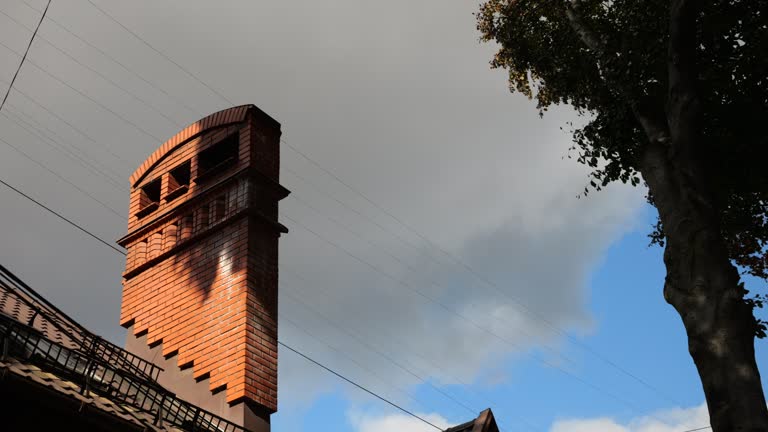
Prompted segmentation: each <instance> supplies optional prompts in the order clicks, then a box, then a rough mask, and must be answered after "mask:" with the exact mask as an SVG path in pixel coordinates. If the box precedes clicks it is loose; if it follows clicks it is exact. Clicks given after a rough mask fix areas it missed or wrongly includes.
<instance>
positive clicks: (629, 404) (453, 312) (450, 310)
mask: <svg viewBox="0 0 768 432" xmlns="http://www.w3.org/2000/svg"><path fill="white" fill-rule="evenodd" d="M280 214H281V216H282V217H284V218H286V219H288V220H289V221H291V222H292V223H294V224H295V225H297V226H299V227H301V228H303V229H304V230H306V231H308V232H309V233H311V234H313V235H314V236H316V237H317V238H319V239H320V240H322V241H324V242H326V243H328V244H330V245H331V246H333V247H334V248H336V249H338V250H340V251H342V252H343V253H344V254H346V255H347V256H349V257H351V258H353V259H354V260H356V261H358V262H360V263H362V264H364V265H366V266H367V267H369V268H371V269H372V270H374V271H375V272H376V273H379V274H380V275H382V276H384V277H386V278H387V279H390V280H392V281H393V282H395V283H396V284H398V285H401V286H403V287H405V288H407V289H409V290H410V291H412V292H413V293H414V294H416V295H418V296H419V297H422V298H424V299H426V300H427V301H429V302H431V303H434V304H436V305H438V306H440V307H441V308H442V309H444V310H445V311H446V312H448V313H449V314H451V315H454V316H456V317H458V318H461V319H462V320H464V321H466V322H468V323H469V324H471V325H472V326H473V327H475V328H477V329H478V330H480V331H482V332H484V333H486V334H488V335H490V336H493V337H495V338H496V339H498V340H500V341H501V342H504V343H506V344H508V345H510V346H513V347H517V348H520V344H519V343H516V342H513V341H511V340H509V339H507V338H505V337H503V336H501V335H499V334H498V333H496V332H494V331H493V330H491V329H488V328H486V327H483V326H481V325H480V324H478V323H477V322H475V321H474V320H472V319H470V318H469V317H467V316H466V315H464V314H462V313H460V312H459V311H457V310H455V309H453V308H451V307H450V306H447V305H446V304H445V303H443V302H441V301H439V300H436V299H434V298H432V297H430V296H428V295H426V294H424V293H423V292H422V291H420V290H418V289H417V288H416V287H414V286H413V285H411V284H409V283H407V282H405V281H403V280H401V279H398V278H396V277H395V276H392V275H391V274H389V273H387V272H385V271H383V270H381V269H380V268H379V267H377V266H376V265H374V264H371V263H370V262H369V261H367V260H365V259H363V258H360V257H359V256H357V255H355V254H354V253H352V252H350V251H349V250H347V249H346V248H344V247H342V246H340V245H339V244H338V243H335V242H333V241H332V240H329V239H327V238H325V237H323V236H322V235H320V234H318V233H317V232H316V231H314V230H313V229H311V228H309V227H307V226H306V225H304V224H302V223H301V222H299V221H297V220H295V219H293V218H291V217H290V216H288V215H286V214H285V213H283V212H280ZM535 358H536V359H537V360H538V361H539V362H541V363H542V364H544V365H546V366H549V367H551V368H553V369H556V370H558V371H559V372H561V373H563V374H564V375H567V376H569V377H571V378H573V379H574V380H576V381H578V382H580V383H581V384H583V385H585V386H587V387H590V388H591V389H593V390H594V391H596V392H598V393H602V394H604V395H606V396H608V397H610V398H611V399H613V400H615V401H617V402H620V403H621V404H623V405H625V406H627V407H629V408H631V409H632V410H634V411H639V410H638V409H637V407H636V406H635V405H634V404H633V403H632V402H629V401H628V400H626V399H624V398H623V397H620V396H618V395H616V394H613V393H610V392H608V391H606V390H604V389H603V388H601V387H599V386H597V385H595V384H593V383H591V382H589V381H587V380H585V379H584V378H581V377H580V376H578V375H576V374H574V373H572V372H569V371H568V370H566V369H564V368H562V367H560V366H558V365H557V364H555V363H552V362H550V361H547V360H546V359H543V358H540V357H538V356H535Z"/></svg>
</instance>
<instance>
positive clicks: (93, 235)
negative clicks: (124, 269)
mask: <svg viewBox="0 0 768 432" xmlns="http://www.w3.org/2000/svg"><path fill="white" fill-rule="evenodd" d="M0 183H2V184H4V185H5V186H6V187H8V188H9V189H11V190H12V191H14V192H16V193H17V194H19V195H21V196H23V197H24V198H26V199H28V200H30V201H32V202H33V203H35V204H37V205H38V206H40V207H42V208H44V209H45V210H47V211H48V212H50V213H52V214H53V215H54V216H56V217H58V218H59V219H61V220H63V221H64V222H66V223H68V224H70V225H72V226H73V227H75V228H77V229H79V230H80V231H82V232H84V233H85V234H88V235H89V236H91V237H93V238H94V239H96V240H97V241H98V242H100V243H102V244H104V245H106V246H107V247H109V248H110V249H112V250H114V251H115V252H117V253H119V254H121V255H125V254H126V253H125V252H124V251H121V250H120V249H118V248H116V247H114V246H112V245H111V244H110V243H108V242H106V241H105V240H102V239H101V238H100V237H99V236H97V235H96V234H93V233H92V232H90V231H88V230H87V229H85V228H83V227H82V226H80V225H78V224H77V223H75V222H72V221H71V220H69V219H67V218H66V217H65V216H62V215H61V213H58V212H57V211H55V210H52V209H51V208H50V207H48V206H46V205H45V204H43V203H41V202H40V201H37V200H36V199H34V198H32V197H31V196H29V195H27V194H25V193H24V192H22V191H20V190H19V189H16V188H15V187H13V186H11V185H9V184H8V183H6V182H5V181H4V180H3V179H0Z"/></svg>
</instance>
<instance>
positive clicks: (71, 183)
mask: <svg viewBox="0 0 768 432" xmlns="http://www.w3.org/2000/svg"><path fill="white" fill-rule="evenodd" d="M0 142H2V143H3V144H5V145H7V146H8V147H10V148H12V149H13V150H15V151H16V152H18V153H19V154H21V155H22V156H24V157H25V158H26V159H28V160H29V161H31V162H33V163H34V164H35V165H37V166H39V167H40V168H42V169H44V170H46V171H48V172H49V173H51V174H52V175H53V176H55V177H56V178H58V179H59V180H61V181H63V182H64V183H66V184H68V185H70V186H72V187H73V188H75V189H77V190H78V191H80V193H82V194H83V195H85V196H87V197H88V198H90V199H92V200H93V201H94V202H96V203H98V204H99V205H101V206H102V207H104V208H105V209H107V210H108V211H109V212H110V213H112V214H114V215H115V216H117V217H119V218H121V219H123V220H128V219H127V218H125V217H124V216H123V215H121V214H120V213H119V212H118V211H117V210H115V209H113V208H112V207H110V206H109V205H107V204H106V203H105V202H103V201H101V200H100V199H98V198H96V197H95V196H93V195H91V193H90V192H88V191H86V190H84V189H82V188H81V187H80V186H78V185H76V184H75V183H73V182H71V181H69V180H67V179H66V178H64V177H62V176H61V174H59V173H57V172H56V171H54V170H52V169H51V168H49V167H48V166H47V165H44V164H43V163H41V162H39V161H37V160H36V159H35V158H33V157H32V156H30V155H28V154H27V153H25V152H24V151H23V150H22V149H20V148H18V147H16V146H15V145H13V144H11V143H9V142H8V141H6V140H4V139H3V138H2V137H0Z"/></svg>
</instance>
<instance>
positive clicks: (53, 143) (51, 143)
mask: <svg viewBox="0 0 768 432" xmlns="http://www.w3.org/2000/svg"><path fill="white" fill-rule="evenodd" d="M7 106H8V108H14V109H15V112H14V111H9V110H8V108H6V109H5V112H4V113H0V114H2V115H3V116H4V117H5V118H6V119H8V120H9V121H11V122H13V123H15V124H16V125H17V126H19V127H21V128H23V129H24V130H26V131H27V132H28V133H30V134H32V135H34V136H35V137H37V138H39V139H40V140H41V141H40V142H42V143H43V144H45V145H46V146H48V147H50V148H52V149H55V150H57V151H59V152H61V153H62V154H64V155H65V156H67V157H68V158H69V159H70V160H73V161H75V162H77V163H78V164H79V165H80V166H82V167H83V168H86V169H87V170H88V171H90V172H91V173H93V174H96V175H100V176H102V177H104V179H105V180H107V182H108V183H109V184H110V185H111V186H112V187H114V188H115V189H116V190H119V191H121V192H127V191H128V189H127V188H126V187H125V186H124V185H122V184H120V182H118V180H116V179H115V178H113V177H111V176H109V175H108V174H107V173H105V172H104V171H102V170H101V169H99V168H98V167H97V166H95V165H94V164H92V163H90V162H88V161H87V160H86V159H85V158H83V157H81V156H80V155H78V154H76V153H75V152H74V151H72V150H70V149H68V148H67V147H66V146H65V145H64V143H63V141H61V137H58V136H57V137H58V138H59V141H57V140H55V139H53V138H51V137H50V136H48V135H46V134H45V133H43V131H42V129H46V130H47V131H48V132H49V133H52V131H51V130H50V129H48V128H46V127H45V126H42V125H40V124H37V125H35V124H32V122H34V123H37V122H36V121H35V120H34V119H32V118H31V117H30V116H28V115H27V114H25V113H24V112H22V111H21V110H19V109H18V108H16V107H14V106H13V105H11V104H8V105H7ZM22 116H24V117H27V118H28V119H30V120H31V121H27V120H25V119H23V118H22ZM53 135H56V134H55V133H53ZM46 141H47V142H46ZM121 216H122V215H121Z"/></svg>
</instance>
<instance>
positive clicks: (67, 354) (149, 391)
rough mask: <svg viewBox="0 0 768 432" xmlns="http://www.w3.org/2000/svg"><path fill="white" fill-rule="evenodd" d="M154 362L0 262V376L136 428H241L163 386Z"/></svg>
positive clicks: (230, 431)
mask: <svg viewBox="0 0 768 432" xmlns="http://www.w3.org/2000/svg"><path fill="white" fill-rule="evenodd" d="M161 370H162V369H160V368H159V367H157V366H156V365H154V364H152V363H150V362H148V361H146V360H144V359H141V358H139V357H137V356H135V355H133V354H131V353H129V352H127V351H125V350H124V349H122V348H120V347H118V346H116V345H114V344H112V343H111V342H109V341H106V340H104V339H102V338H101V337H99V336H97V335H95V334H93V333H91V332H89V331H88V330H86V329H85V328H84V327H82V326H81V325H80V324H78V323H77V322H76V321H74V320H73V319H72V318H70V317H68V316H67V315H66V314H64V313H63V312H61V311H60V310H59V309H57V308H56V307H55V306H54V305H53V304H51V303H49V302H48V301H47V300H45V299H44V298H43V297H41V296H40V295H39V294H38V293H37V292H35V291H34V290H33V289H32V288H31V287H29V286H28V285H26V284H25V283H24V282H23V281H21V280H20V279H19V278H17V277H16V276H15V275H13V273H11V272H10V271H8V269H6V268H5V267H3V266H2V265H0V376H8V377H12V378H14V379H15V381H12V382H13V383H14V385H17V386H19V387H18V388H22V389H28V388H34V389H42V390H44V391H46V392H47V393H45V394H46V395H52V396H54V395H55V396H56V397H59V398H60V399H63V400H69V401H75V402H77V404H75V406H78V405H79V406H80V407H81V409H80V410H82V407H83V406H88V407H89V408H93V409H94V410H95V411H96V412H99V413H102V414H106V415H107V416H108V417H107V418H111V419H112V421H114V422H116V423H117V422H120V423H121V424H126V423H128V424H132V425H134V426H135V427H136V429H138V430H147V431H192V430H195V431H199V432H202V431H214V430H215V431H222V432H247V431H246V429H244V428H243V427H241V426H239V425H236V424H234V423H232V422H230V421H227V420H225V419H223V418H221V417H218V416H216V415H214V414H211V413H210V412H207V411H205V410H203V409H201V408H199V407H197V406H195V405H193V404H191V403H188V402H186V401H184V400H181V399H179V398H178V397H176V395H174V394H173V393H171V392H170V391H168V390H167V389H165V388H163V387H162V386H161V385H159V384H158V383H157V377H158V374H159V373H160V371H161ZM9 382H10V381H0V383H2V384H1V385H2V386H10V385H11V384H9ZM6 389H7V387H6ZM6 389H4V390H6ZM74 411H78V410H77V409H76V408H75V410H74Z"/></svg>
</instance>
